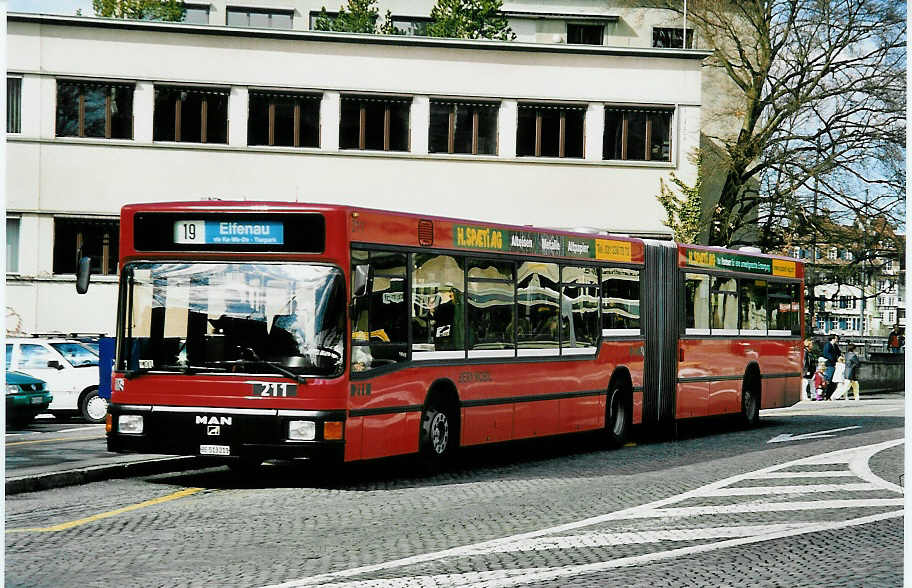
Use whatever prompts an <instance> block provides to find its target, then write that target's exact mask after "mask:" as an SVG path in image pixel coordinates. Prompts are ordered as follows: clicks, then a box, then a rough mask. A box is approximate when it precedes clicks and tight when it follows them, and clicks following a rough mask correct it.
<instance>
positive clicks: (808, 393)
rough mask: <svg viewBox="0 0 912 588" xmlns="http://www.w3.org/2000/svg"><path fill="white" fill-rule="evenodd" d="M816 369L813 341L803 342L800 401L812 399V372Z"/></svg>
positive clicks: (806, 340)
mask: <svg viewBox="0 0 912 588" xmlns="http://www.w3.org/2000/svg"><path fill="white" fill-rule="evenodd" d="M816 369H817V356H816V355H815V354H814V340H813V339H805V340H804V363H803V365H802V368H801V399H802V400H813V399H814V372H815V371H816Z"/></svg>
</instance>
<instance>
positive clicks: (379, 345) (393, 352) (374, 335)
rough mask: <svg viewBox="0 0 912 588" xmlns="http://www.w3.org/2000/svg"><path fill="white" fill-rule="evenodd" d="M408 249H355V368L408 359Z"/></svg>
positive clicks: (359, 368) (353, 313)
mask: <svg viewBox="0 0 912 588" xmlns="http://www.w3.org/2000/svg"><path fill="white" fill-rule="evenodd" d="M406 260H407V256H406V255H405V254H404V253H394V252H386V251H370V252H368V251H361V250H352V260H351V267H352V272H351V274H352V304H351V310H352V316H351V321H352V359H351V361H352V371H353V372H360V371H364V370H368V369H371V368H375V367H380V366H384V365H389V364H392V363H397V362H400V361H405V360H406V359H408V353H407V345H408V315H407V314H406V312H407V310H406V290H405V287H406V284H405V281H406V263H407V261H406Z"/></svg>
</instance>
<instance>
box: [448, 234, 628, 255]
mask: <svg viewBox="0 0 912 588" xmlns="http://www.w3.org/2000/svg"><path fill="white" fill-rule="evenodd" d="M453 245H455V246H456V247H459V248H460V249H484V250H486V251H497V252H500V253H528V254H532V255H546V256H552V257H576V258H580V259H598V260H605V261H623V262H630V261H632V260H633V256H632V251H631V249H630V243H629V242H627V241H616V240H613V239H590V238H586V237H569V236H566V235H557V234H553V233H540V232H537V231H512V230H509V229H495V228H492V227H479V226H472V225H455V226H454V227H453Z"/></svg>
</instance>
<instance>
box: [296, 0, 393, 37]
mask: <svg viewBox="0 0 912 588" xmlns="http://www.w3.org/2000/svg"><path fill="white" fill-rule="evenodd" d="M376 4H377V0H348V3H347V5H346V6H342V7H341V8H339V14H338V15H336V16H331V15H330V14H329V13H328V12H326V7H325V6H324V7H323V8H322V9H321V10H320V14H319V15H317V20H316V21H315V22H314V29H316V30H318V31H335V32H339V33H370V34H379V35H396V34H401V32H400V31H399V30H398V29H397V28H396V27H394V26H393V16H392V14H391V13H390V11H389V10H387V11H386V16H385V18H384V20H383V22H380V23H378V19H379V16H380V11H379V10H378V9H377V7H376V6H375V5H376Z"/></svg>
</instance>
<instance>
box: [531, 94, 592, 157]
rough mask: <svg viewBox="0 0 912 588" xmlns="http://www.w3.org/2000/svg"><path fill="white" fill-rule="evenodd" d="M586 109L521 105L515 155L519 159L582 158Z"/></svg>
mask: <svg viewBox="0 0 912 588" xmlns="http://www.w3.org/2000/svg"><path fill="white" fill-rule="evenodd" d="M585 119H586V107H585V106H574V105H567V104H520V105H519V115H518V121H517V125H516V154H517V155H518V156H520V157H524V156H533V157H574V158H582V157H583V126H584V121H585Z"/></svg>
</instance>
